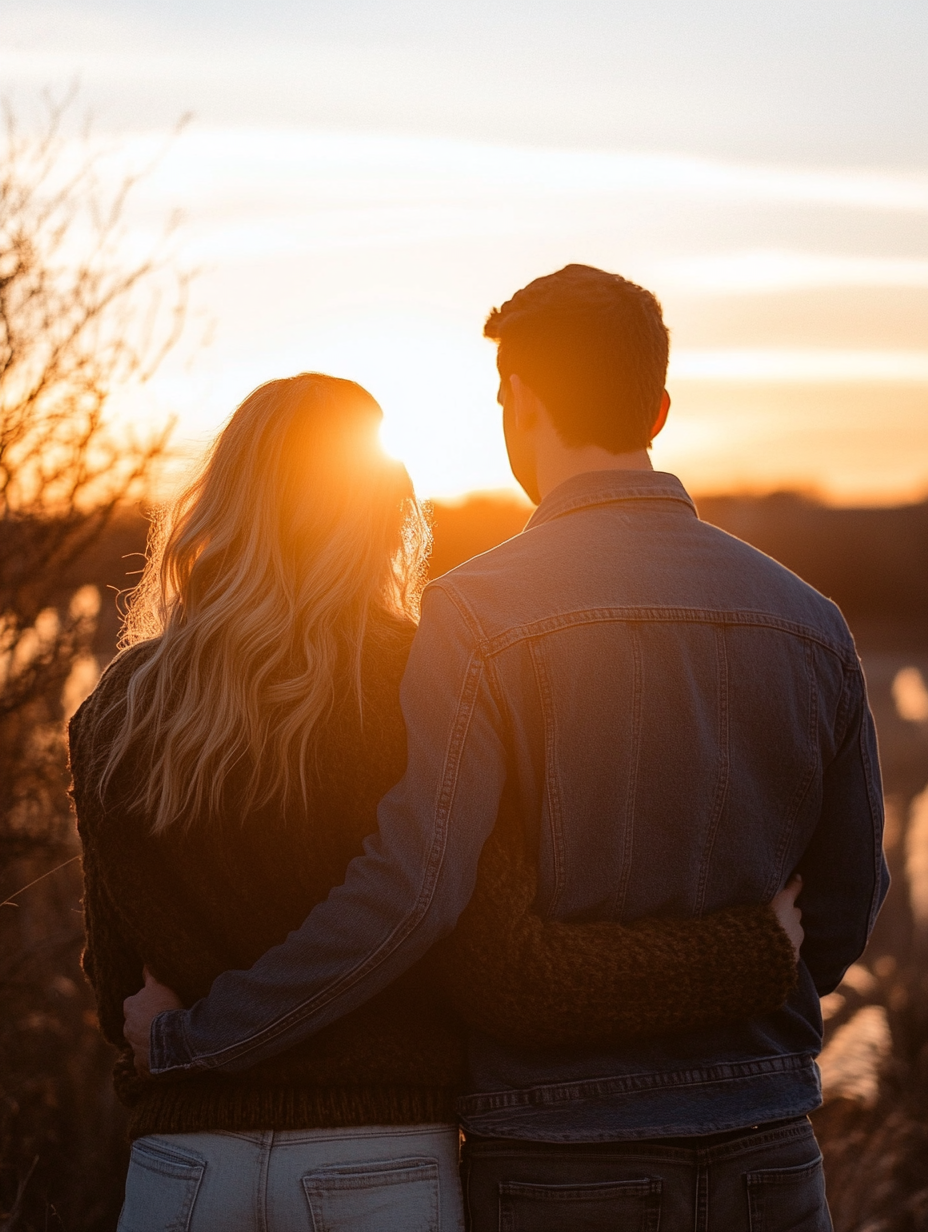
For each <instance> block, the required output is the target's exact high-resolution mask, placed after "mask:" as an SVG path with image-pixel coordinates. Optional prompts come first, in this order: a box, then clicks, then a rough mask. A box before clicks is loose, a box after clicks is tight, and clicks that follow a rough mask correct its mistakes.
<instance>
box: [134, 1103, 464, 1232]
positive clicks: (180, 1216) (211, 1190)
mask: <svg viewBox="0 0 928 1232" xmlns="http://www.w3.org/2000/svg"><path fill="white" fill-rule="evenodd" d="M463 1228H464V1209H463V1203H462V1200H461V1182H460V1179H459V1173H458V1130H457V1126H454V1125H365V1126H361V1127H352V1128H348V1129H306V1130H288V1131H280V1132H278V1131H272V1130H269V1131H263V1132H258V1133H197V1134H164V1135H161V1136H158V1137H148V1138H139V1139H137V1140H136V1141H135V1142H134V1143H133V1145H132V1158H131V1161H130V1163H129V1175H128V1177H127V1178H126V1200H125V1203H124V1204H123V1208H122V1214H121V1215H120V1217H119V1228H118V1232H462V1230H463Z"/></svg>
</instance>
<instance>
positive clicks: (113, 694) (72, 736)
mask: <svg viewBox="0 0 928 1232" xmlns="http://www.w3.org/2000/svg"><path fill="white" fill-rule="evenodd" d="M159 640H160V639H157V638H154V639H151V640H150V641H146V642H139V643H137V644H136V645H135V646H129V647H128V648H127V649H126V650H122V651H120V652H119V654H117V655H116V657H115V658H114V659H113V660H111V662H110V663H109V664H108V665H107V666H106V668H105V669H104V671H103V674H102V676H101V677H100V679H99V680H98V681H97V684H96V686H95V688H94V689H93V691H92V692H91V693H90V695H89V696H88V697H87V698H86V699H85V701H84V702H83V703H82V705H81V706H80V707H79V708H78V709H77V711H76V712H75V714H74V716H73V718H72V719H71V722H70V723H69V725H68V734H69V740H70V744H71V750H72V757H73V754H74V750H75V748H76V747H77V746H78V744H79V743H80V742H81V741H82V740H86V738H87V737H88V736H89V735H90V733H92V732H93V730H94V729H96V728H97V727H98V725H99V722H100V720H101V719H102V718H104V716H105V715H107V714H108V713H110V712H114V711H118V709H119V703H120V702H122V701H123V700H124V698H125V696H126V693H127V692H128V689H129V682H130V681H131V679H132V677H133V676H134V675H135V673H136V672H137V671H138V670H139V668H140V667H143V666H144V664H146V663H147V662H148V661H149V659H150V658H151V657H152V655H153V654H154V653H155V651H156V650H157V648H158V643H159Z"/></svg>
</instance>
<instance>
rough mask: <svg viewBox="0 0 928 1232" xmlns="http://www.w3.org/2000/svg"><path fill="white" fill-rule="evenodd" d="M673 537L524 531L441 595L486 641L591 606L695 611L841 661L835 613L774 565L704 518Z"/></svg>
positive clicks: (462, 572) (440, 583)
mask: <svg viewBox="0 0 928 1232" xmlns="http://www.w3.org/2000/svg"><path fill="white" fill-rule="evenodd" d="M681 526H682V527H683V528H685V529H682V531H681V535H680V537H679V541H678V542H676V543H671V544H670V545H669V547H668V543H667V540H666V538H665V539H664V541H663V542H662V543H658V544H657V546H656V547H655V546H654V544H651V545H650V546H649V547H648V548H647V549H646V548H644V547H638V546H636V544H635V543H634V542H633V541H630V540H629V537H628V536H627V535H624V536H623V535H622V534H621V533H617V534H614V535H606V536H605V537H604V538H603V539H602V540H600V541H597V542H595V543H594V542H593V541H592V540H591V539H581V538H578V537H577V536H576V535H574V534H565V533H564V531H567V530H568V526H567V524H566V522H565V524H564V525H563V526H562V527H560V528H559V527H558V525H557V523H547V524H544V525H540V526H538V527H531V528H529V529H528V530H526V531H523V532H522V533H521V534H519V535H516V536H515V537H514V538H512V539H508V540H506V541H505V542H504V543H501V544H499V545H498V546H497V547H495V548H492V549H490V550H489V551H488V552H484V553H482V554H481V555H479V556H475V557H473V558H472V559H471V560H468V561H465V562H464V563H463V564H461V565H458V566H457V568H455V569H452V570H450V571H449V572H448V573H446V574H444V575H443V576H442V577H440V578H438V579H437V580H436V581H435V582H433V583H432V584H431V586H430V588H429V589H430V590H433V589H434V590H441V591H443V592H444V593H445V595H446V596H447V598H448V599H449V600H450V601H451V602H452V603H453V604H454V605H455V607H456V608H457V609H458V610H459V611H460V612H461V614H462V616H463V617H464V619H465V620H466V621H467V623H468V624H469V625H470V626H471V627H472V629H473V630H474V632H475V634H476V636H477V637H478V638H481V639H488V640H492V639H494V638H495V637H497V636H498V635H500V634H506V635H507V641H508V640H509V635H511V632H512V630H513V629H515V628H519V627H521V628H524V629H526V630H528V628H529V627H531V626H534V625H535V624H537V623H538V622H544V621H545V620H546V619H548V618H550V617H552V616H558V617H565V618H566V617H567V616H568V615H569V614H570V613H571V612H574V613H577V612H580V611H582V610H584V609H596V610H597V611H599V612H600V614H601V615H604V614H605V612H606V610H607V609H613V610H614V611H615V612H616V614H617V616H618V615H619V614H620V613H621V612H622V611H623V610H624V611H627V612H630V611H631V610H632V609H638V610H640V611H643V610H645V609H647V610H651V611H654V610H655V609H659V608H663V609H665V611H666V612H667V614H669V612H670V611H671V610H673V609H675V610H678V611H682V610H684V609H687V610H689V611H690V612H692V611H694V610H702V611H703V612H704V613H705V614H706V617H707V618H710V619H711V616H712V614H713V613H718V615H719V617H720V618H722V619H731V618H736V617H737V618H742V619H744V620H750V619H751V618H752V617H756V618H757V619H758V620H760V621H769V622H772V623H774V624H775V623H779V624H780V625H781V626H782V627H783V628H784V630H788V629H793V630H794V631H796V632H799V633H806V634H807V635H810V636H812V637H814V638H817V639H818V640H820V641H822V642H823V643H825V644H827V645H830V646H832V647H833V648H834V649H835V650H836V651H837V652H838V653H839V654H840V655H841V656H842V657H844V658H847V657H849V656H853V655H854V644H853V639H852V637H851V634H850V631H849V630H848V627H847V624H846V622H845V620H844V617H843V616H842V614H841V612H840V610H839V609H838V607H837V606H836V605H835V604H834V603H833V602H832V601H831V600H830V599H828V598H827V597H826V596H825V595H822V594H820V593H819V591H817V590H815V589H814V587H812V586H810V585H809V584H808V583H807V582H805V581H803V579H802V578H800V577H799V576H798V575H797V574H795V573H793V572H791V571H790V570H789V569H787V568H786V567H785V566H784V565H782V564H780V563H779V561H776V560H774V559H773V558H772V557H770V556H767V555H765V554H764V553H763V552H761V551H759V550H758V549H757V548H755V547H753V546H752V545H751V544H748V543H745V542H744V541H743V540H740V539H737V538H735V537H734V536H732V535H730V534H728V533H727V532H725V531H723V530H720V529H719V528H718V527H715V526H712V525H711V524H709V523H706V522H700V521H698V520H697V519H695V518H694V519H692V521H688V522H686V523H683V524H681Z"/></svg>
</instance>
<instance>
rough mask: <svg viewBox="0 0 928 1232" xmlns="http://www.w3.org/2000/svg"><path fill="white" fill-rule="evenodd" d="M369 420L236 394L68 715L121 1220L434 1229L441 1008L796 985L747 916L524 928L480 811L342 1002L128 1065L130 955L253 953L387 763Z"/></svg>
mask: <svg viewBox="0 0 928 1232" xmlns="http://www.w3.org/2000/svg"><path fill="white" fill-rule="evenodd" d="M380 419H381V412H380V408H379V407H378V406H377V404H376V403H375V402H374V400H373V399H372V398H371V397H370V395H369V394H367V393H366V392H365V391H364V390H363V389H361V388H360V387H359V386H357V385H355V384H353V383H352V382H349V381H341V380H337V379H335V378H332V377H327V376H321V375H317V374H304V375H301V376H297V377H293V378H291V379H290V380H283V381H272V382H270V383H269V384H267V385H264V386H262V387H261V388H260V389H258V390H256V391H255V392H254V393H253V394H251V395H250V396H249V397H248V398H247V399H246V400H245V401H244V402H243V403H242V405H241V406H240V407H239V408H238V410H237V411H236V413H235V415H234V416H233V417H232V419H231V420H230V422H229V424H228V426H227V427H226V428H225V429H224V431H223V432H222V433H221V434H220V436H219V438H218V440H217V442H216V444H215V446H214V448H213V450H212V452H211V454H210V456H209V458H208V460H207V462H206V464H205V466H204V468H203V470H202V472H201V474H200V476H199V478H198V479H197V480H196V482H194V483H193V484H192V485H191V487H190V488H189V489H188V490H187V492H186V493H185V494H184V495H183V496H182V497H181V499H180V500H179V502H178V503H177V505H176V506H175V508H174V509H173V511H172V512H171V515H170V517H169V518H168V519H167V520H166V521H165V522H164V523H163V524H162V526H161V528H160V529H159V531H158V533H157V534H156V535H155V536H154V539H153V544H152V550H151V553H150V558H149V560H148V564H147V567H146V570H145V573H144V575H143V578H142V582H141V584H140V586H139V588H138V590H137V591H136V592H135V595H134V598H133V600H132V603H131V607H130V610H129V615H128V619H127V624H126V633H125V638H124V647H125V648H124V650H123V652H122V654H121V655H120V656H119V657H118V658H117V659H116V661H115V662H114V663H113V665H112V666H111V667H110V668H109V670H108V671H107V672H106V674H105V675H104V677H103V679H102V680H101V682H100V684H99V686H98V687H97V689H96V690H95V692H94V694H93V695H92V696H91V697H90V698H89V699H88V701H87V702H86V703H85V704H84V706H83V707H82V708H81V710H80V711H79V712H78V714H77V715H76V716H75V718H74V720H73V721H72V726H71V757H72V769H73V774H74V798H75V802H76V806H77V814H78V822H79V828H80V832H81V837H82V841H83V844H84V871H85V879H86V891H85V913H86V928H87V948H86V952H85V957H84V965H85V970H86V972H87V975H88V977H89V979H90V981H91V983H92V984H93V986H94V989H95V992H96V995H97V1002H98V1006H99V1015H100V1023H101V1028H102V1030H103V1032H104V1034H105V1035H106V1037H107V1039H109V1040H110V1041H111V1042H112V1043H114V1044H115V1045H116V1046H117V1047H118V1048H120V1049H121V1055H120V1059H119V1062H118V1063H117V1067H116V1089H117V1092H118V1094H119V1097H120V1099H121V1100H122V1101H123V1102H124V1103H125V1104H126V1105H127V1106H128V1107H129V1109H130V1134H131V1136H132V1138H133V1139H134V1145H133V1153H132V1162H131V1166H130V1171H129V1177H128V1182H127V1190H126V1203H125V1206H124V1208H123V1214H122V1218H121V1223H120V1227H121V1229H123V1232H146V1230H147V1229H167V1228H172V1229H185V1228H190V1229H193V1230H194V1232H196V1230H197V1229H212V1228H220V1227H221V1228H235V1229H246V1228H251V1227H255V1228H257V1227H267V1228H268V1229H269V1230H271V1232H273V1229H278V1228H279V1229H288V1230H292V1229H296V1228H307V1229H310V1228H311V1229H315V1230H316V1232H318V1230H319V1229H321V1228H325V1229H327V1230H329V1232H332V1230H334V1229H342V1228H352V1229H354V1230H355V1232H375V1230H376V1232H380V1230H386V1229H390V1230H394V1229H397V1230H398V1229H401V1228H402V1229H404V1230H406V1229H419V1228H421V1229H432V1228H440V1229H450V1228H458V1227H461V1226H462V1213H461V1197H460V1190H459V1186H458V1181H457V1170H456V1169H457V1141H458V1137H457V1130H456V1127H455V1120H454V1099H455V1095H456V1093H457V1091H458V1090H459V1088H460V1086H461V1084H462V1081H463V1077H464V1071H463V1043H462V1032H463V1024H464V1023H465V1022H472V1023H474V1024H476V1025H478V1026H480V1027H481V1028H482V1029H485V1030H489V1031H491V1032H495V1033H496V1034H498V1035H499V1036H501V1037H503V1038H508V1039H516V1040H519V1041H522V1042H524V1043H529V1044H565V1045H569V1044H574V1045H575V1044H577V1043H582V1042H588V1041H593V1040H596V1039H604V1038H608V1037H609V1036H611V1035H614V1034H616V1033H620V1034H621V1033H623V1032H624V1033H626V1034H634V1033H637V1032H642V1031H654V1030H669V1029H673V1028H675V1027H680V1026H684V1025H685V1026H689V1027H692V1026H693V1025H696V1024H698V1023H701V1022H712V1021H717V1020H719V1019H725V1018H730V1017H739V1016H753V1015H757V1014H760V1013H763V1012H765V1011H767V1010H770V1009H772V1008H774V1007H776V1006H778V1005H779V1004H781V1003H782V1001H783V1000H784V999H785V997H786V995H787V994H788V992H789V990H790V988H791V987H792V985H793V983H794V981H795V954H794V949H793V944H792V943H791V941H790V940H789V938H788V937H787V935H786V933H785V932H784V931H783V929H782V928H781V927H780V926H779V924H778V922H777V916H776V915H775V914H774V912H772V911H771V910H770V909H768V908H740V909H736V910H732V911H727V912H720V913H718V914H717V915H715V916H712V917H708V918H706V919H704V920H693V921H667V920H660V921H642V922H639V923H637V924H636V925H634V926H632V927H622V926H619V925H616V924H608V923H607V924H592V925H584V926H575V925H565V924H555V923H544V924H543V923H542V922H541V920H540V919H538V918H537V917H534V916H532V914H531V910H530V904H531V900H532V896H533V885H532V878H531V875H530V873H529V871H528V869H527V867H526V862H525V861H524V860H523V859H522V857H521V854H520V853H521V845H520V837H519V836H520V819H517V818H515V819H514V818H511V817H503V818H501V821H500V824H499V826H498V827H497V833H496V834H495V835H494V836H493V839H491V841H490V842H489V843H488V844H487V849H486V851H485V852H484V856H483V858H482V860H481V867H480V876H479V881H478V889H477V893H476V894H475V897H474V900H473V902H472V903H471V905H470V907H469V908H468V911H467V912H466V913H465V916H464V917H463V919H462V921H461V924H460V925H459V927H458V929H457V930H456V932H455V934H454V935H453V936H452V938H451V939H450V940H449V941H448V942H446V943H444V944H443V945H442V946H440V947H436V950H435V951H433V953H432V954H431V955H429V956H428V957H427V959H426V960H425V961H424V962H423V963H421V964H419V966H418V967H417V968H416V969H414V970H413V971H411V972H409V973H408V974H407V975H406V976H405V977H404V978H402V979H400V980H398V981H397V982H396V984H394V985H393V986H392V987H390V988H388V989H387V990H386V991H385V992H383V993H381V994H380V995H379V996H377V997H375V998H374V999H372V1000H371V1001H370V1002H369V1003H368V1004H366V1005H364V1006H362V1007H361V1008H360V1009H358V1010H356V1011H355V1012H353V1013H352V1014H349V1015H347V1016H346V1017H345V1018H343V1019H342V1020H341V1021H339V1022H337V1023H335V1024H333V1025H332V1026H330V1027H329V1028H327V1029H326V1030H324V1031H321V1032H320V1033H319V1034H317V1035H316V1036H314V1037H313V1038H312V1039H310V1040H308V1041H306V1042H305V1043H303V1044H301V1045H299V1046H297V1047H294V1048H292V1049H291V1050H290V1051H288V1052H286V1053H284V1054H282V1055H281V1056H279V1057H277V1058H275V1059H274V1060H272V1061H269V1062H265V1063H263V1064H260V1065H258V1066H256V1067H255V1068H254V1069H252V1070H250V1071H248V1072H246V1073H235V1074H231V1075H223V1074H215V1073H211V1074H208V1075H202V1076H199V1077H193V1078H188V1079H184V1080H164V1079H159V1080H155V1081H152V1080H150V1079H149V1080H142V1079H140V1078H139V1077H138V1076H137V1075H136V1074H135V1071H134V1068H133V1065H132V1059H131V1052H130V1051H129V1050H128V1048H127V1047H126V1045H125V1041H124V1039H123V1037H122V1002H123V999H124V998H125V997H126V996H128V995H129V994H131V993H133V992H134V991H136V989H137V988H138V987H139V985H140V984H141V982H142V971H143V966H147V967H148V968H149V969H150V970H151V972H152V973H153V974H154V976H155V977H157V978H158V979H159V980H160V981H161V982H162V983H165V984H168V985H170V986H171V987H172V988H174V989H176V990H177V992H178V994H179V995H180V997H181V998H182V999H183V1001H184V1002H185V1003H186V1004H190V1003H192V1002H193V1001H195V1000H196V999H198V998H199V997H201V996H203V995H204V994H205V993H206V992H207V991H208V989H209V987H210V985H211V983H212V981H213V980H214V979H215V977H216V976H217V975H218V974H219V973H220V972H222V971H225V970H228V969H230V968H233V967H247V966H250V965H251V964H252V963H253V962H254V961H255V960H256V959H257V958H258V957H259V956H260V955H261V954H263V953H264V952H265V951H266V950H268V949H269V948H270V947H272V946H273V945H275V944H277V943H278V942H280V941H281V940H282V939H283V937H284V936H285V935H286V933H287V932H288V931H289V930H290V929H292V928H295V927H297V926H298V925H299V924H300V922H301V921H302V920H303V918H304V917H305V916H306V915H307V913H308V912H309V910H310V909H311V908H312V906H313V905H314V904H315V903H317V902H319V901H321V900H322V899H323V898H325V897H326V896H327V894H328V892H329V890H330V889H331V888H332V887H333V886H336V885H338V884H340V883H341V881H342V880H343V877H344V873H345V869H346V867H347V865H348V863H349V861H350V860H351V859H352V858H353V857H354V856H355V855H357V854H358V853H359V852H360V850H361V844H362V841H363V839H364V838H365V836H366V835H367V834H369V833H370V832H372V831H373V830H374V829H375V827H376V805H377V802H378V800H379V798H380V797H381V796H382V795H383V794H384V792H385V791H386V790H387V789H388V788H389V787H390V786H392V784H393V783H394V782H396V781H397V780H398V779H399V778H400V777H401V775H402V772H403V767H404V759H405V749H404V730H403V724H402V717H401V714H400V710H399V701H398V691H399V682H400V678H401V676H402V673H403V667H404V663H405V660H406V655H407V652H408V649H409V644H410V640H411V637H412V634H413V631H414V621H415V614H416V609H417V599H418V594H419V590H420V587H421V584H422V581H423V575H424V558H425V549H426V546H427V540H428V532H427V527H426V525H425V523H424V521H423V517H422V514H421V511H420V509H419V506H418V505H417V503H416V500H415V496H414V493H413V490H412V487H411V485H410V482H409V478H408V476H407V474H406V472H405V470H404V469H403V467H402V466H400V465H399V464H398V463H396V462H393V461H390V460H389V459H387V458H386V457H385V456H384V455H383V453H382V452H381V450H380V449H379V446H378V443H377V432H378V428H379V425H380ZM795 892H796V891H795V889H793V891H792V892H791V894H786V895H785V896H781V898H780V900H779V901H778V903H777V910H778V911H779V912H780V916H781V918H782V920H783V921H784V922H785V923H786V924H787V925H788V926H789V927H791V928H792V927H794V926H795V925H796V923H797V913H796V912H795V909H794V907H793V905H792V900H793V899H794V898H795ZM565 989H569V990H570V992H571V996H570V998H569V1001H570V1004H569V1005H566V1006H565V1004H564V1002H565V1000H566V999H567V998H565V996H564V990H565Z"/></svg>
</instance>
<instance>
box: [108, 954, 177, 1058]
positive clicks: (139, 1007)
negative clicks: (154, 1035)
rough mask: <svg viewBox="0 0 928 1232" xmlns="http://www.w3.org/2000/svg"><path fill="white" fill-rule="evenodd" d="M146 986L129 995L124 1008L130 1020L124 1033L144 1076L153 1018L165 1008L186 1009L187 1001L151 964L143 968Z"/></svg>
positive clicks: (123, 1004) (127, 1021)
mask: <svg viewBox="0 0 928 1232" xmlns="http://www.w3.org/2000/svg"><path fill="white" fill-rule="evenodd" d="M143 975H144V976H145V987H144V988H140V989H139V991H138V992H137V993H135V995H134V996H131V997H126V999H125V1001H123V1003H122V1012H123V1014H125V1017H126V1021H125V1025H124V1027H123V1034H124V1035H125V1037H126V1040H127V1042H128V1043H129V1044H130V1045H131V1046H132V1051H133V1053H134V1054H135V1068H136V1070H137V1071H138V1073H139V1074H141V1075H142V1077H146V1076H147V1075H148V1072H149V1071H148V1063H149V1055H148V1053H149V1033H150V1031H151V1023H152V1019H153V1018H156V1017H157V1016H158V1015H159V1014H162V1013H163V1012H164V1011H165V1010H182V1009H183V1008H184V1003H183V1001H181V999H180V997H178V995H177V993H175V992H174V991H173V990H172V989H170V988H168V987H167V985H166V984H159V983H158V981H157V980H156V979H155V977H154V976H153V975H152V973H151V972H150V971H149V970H148V968H147V967H144V968H143Z"/></svg>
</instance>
